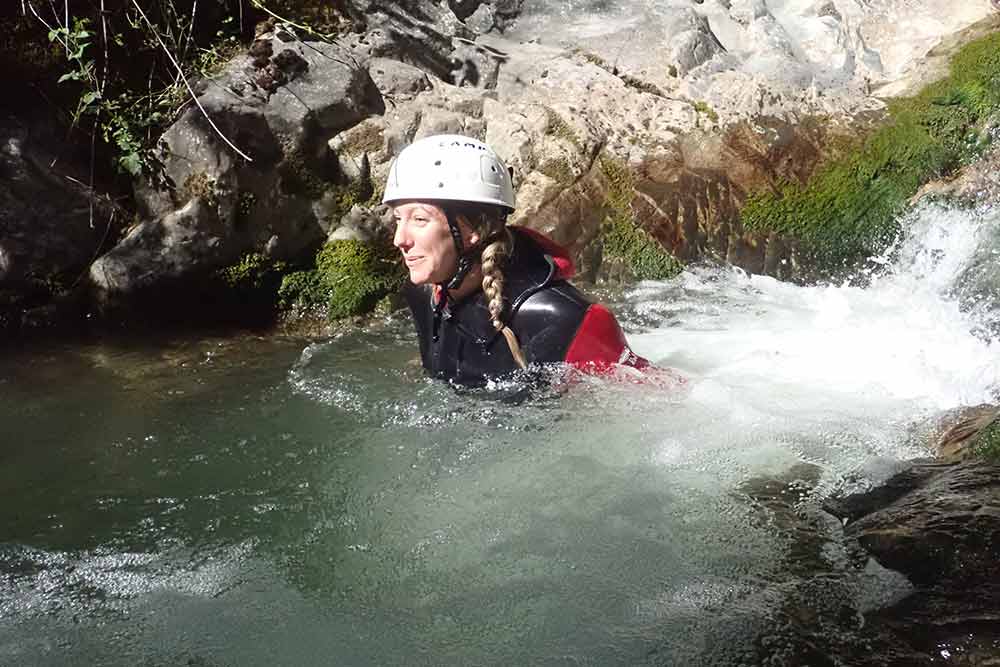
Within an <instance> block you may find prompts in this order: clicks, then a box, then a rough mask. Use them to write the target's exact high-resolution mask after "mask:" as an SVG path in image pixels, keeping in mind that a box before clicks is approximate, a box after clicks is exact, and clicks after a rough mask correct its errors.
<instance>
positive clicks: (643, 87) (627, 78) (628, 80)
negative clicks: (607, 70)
mask: <svg viewBox="0 0 1000 667" xmlns="http://www.w3.org/2000/svg"><path fill="white" fill-rule="evenodd" d="M618 78H619V79H621V80H622V83H624V84H625V85H626V86H628V87H629V88H632V89H634V90H638V91H639V92H640V93H649V94H650V95H656V96H657V97H664V95H663V91H662V90H660V88H659V87H658V86H656V85H654V84H652V83H650V82H649V81H643V80H642V79H640V78H638V77H635V76H632V75H631V74H619V75H618Z"/></svg>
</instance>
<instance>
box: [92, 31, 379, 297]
mask: <svg viewBox="0 0 1000 667" xmlns="http://www.w3.org/2000/svg"><path fill="white" fill-rule="evenodd" d="M199 88H200V95H199V98H198V101H199V103H200V105H201V109H200V108H198V107H197V106H194V105H191V106H190V107H189V108H188V109H187V111H186V112H185V113H184V115H182V116H181V118H180V119H179V120H178V121H177V122H176V123H174V124H173V125H172V126H171V127H170V128H169V129H168V130H167V131H166V133H165V134H164V135H163V138H162V141H161V144H160V145H161V147H162V148H161V151H160V153H159V155H160V159H161V161H162V167H163V169H162V179H163V181H164V182H165V183H166V185H160V184H157V183H150V182H146V183H144V184H140V186H139V187H137V200H138V203H139V206H140V211H141V212H142V213H143V216H144V218H145V221H144V222H143V223H142V224H141V225H139V227H138V228H136V229H135V230H133V232H132V233H130V234H129V235H128V236H127V237H126V238H125V239H123V240H122V242H121V243H120V244H119V245H118V246H116V247H115V248H114V249H113V250H112V251H111V252H109V253H108V254H106V255H105V256H103V257H101V258H100V259H99V260H98V261H97V262H96V263H95V264H94V266H93V267H92V269H91V272H90V275H91V279H92V281H93V283H94V284H95V285H96V286H97V287H98V289H99V291H100V292H101V293H102V296H103V297H107V296H109V295H112V294H114V295H118V296H125V295H129V294H132V293H134V292H136V291H137V290H141V289H144V288H147V287H150V286H151V282H155V281H156V280H157V279H158V278H157V276H159V278H160V279H163V280H171V279H180V278H186V277H191V276H197V275H203V274H205V273H207V272H210V271H213V270H216V269H219V268H222V267H224V266H226V265H227V264H230V263H232V262H235V261H237V260H238V259H239V258H240V256H241V255H244V254H247V253H253V252H257V253H265V252H266V254H267V255H268V256H269V257H272V258H275V259H290V258H295V257H297V256H299V255H301V254H302V253H303V252H305V251H307V250H309V249H311V248H314V247H315V246H317V245H318V244H319V243H321V242H322V241H323V239H324V238H325V237H326V234H327V232H328V231H329V229H330V228H331V227H333V226H335V225H336V224H337V222H338V221H339V218H340V216H341V215H343V214H344V213H346V212H347V211H348V210H349V209H350V206H351V205H352V204H353V203H354V200H355V199H357V198H358V197H359V196H361V195H362V194H363V193H364V191H365V189H366V188H369V187H370V184H367V183H365V182H363V179H362V182H359V180H358V179H361V178H362V176H363V171H364V170H363V169H357V170H354V171H350V170H347V169H346V168H345V167H346V165H345V164H341V163H340V162H339V161H338V160H337V156H336V155H333V154H332V153H331V152H330V150H329V148H328V147H327V141H328V140H329V138H330V137H332V136H335V135H337V134H339V133H340V132H342V131H344V130H346V129H348V128H350V127H352V126H354V125H356V124H357V123H359V122H360V121H361V120H363V119H365V118H366V117H368V116H370V115H372V114H379V113H382V112H383V110H384V104H383V100H382V97H381V95H380V94H379V92H378V90H377V88H376V87H375V84H374V83H373V81H372V79H371V77H370V76H369V74H368V70H367V68H365V67H364V66H362V65H361V64H360V63H359V62H358V61H357V60H356V59H355V58H354V57H353V56H352V55H351V54H350V53H349V52H346V51H345V50H344V49H343V48H341V47H337V46H334V45H330V44H325V43H319V42H301V41H298V40H297V39H294V38H292V37H290V36H289V35H288V34H287V33H282V32H280V31H279V33H278V34H275V35H266V36H262V37H261V38H260V39H258V41H257V42H256V43H255V46H254V48H253V49H251V53H249V54H247V55H246V56H240V57H238V58H236V59H235V60H233V61H232V62H231V63H229V65H228V66H227V68H226V69H225V71H224V72H223V73H222V74H221V75H220V76H219V77H217V78H215V79H213V80H211V81H205V82H202V83H201V84H200V86H199ZM202 109H204V113H203V112H202ZM206 116H207V118H206ZM208 119H211V121H212V122H213V123H214V124H215V126H216V127H217V128H218V130H219V131H220V132H221V134H222V135H224V136H225V137H226V139H227V140H228V141H230V142H232V143H233V144H234V145H235V146H236V147H237V148H238V149H239V150H240V151H241V152H242V153H243V154H244V155H246V156H247V157H248V158H249V160H247V159H244V157H242V156H241V155H239V154H238V153H237V152H236V150H234V148H232V147H231V146H229V145H228V144H227V142H226V141H225V140H223V139H222V138H221V137H220V136H219V133H218V132H216V130H215V129H214V128H213V127H212V126H211V125H210V124H209V122H208ZM141 267H145V269H143V268H141Z"/></svg>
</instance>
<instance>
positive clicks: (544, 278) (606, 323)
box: [404, 228, 646, 386]
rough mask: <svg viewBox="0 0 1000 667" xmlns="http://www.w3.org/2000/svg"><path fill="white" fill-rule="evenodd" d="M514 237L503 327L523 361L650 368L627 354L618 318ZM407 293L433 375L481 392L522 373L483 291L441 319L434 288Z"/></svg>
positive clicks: (541, 251)
mask: <svg viewBox="0 0 1000 667" xmlns="http://www.w3.org/2000/svg"><path fill="white" fill-rule="evenodd" d="M511 230H512V232H513V237H514V246H513V249H512V252H511V257H510V259H509V260H508V261H507V263H506V265H505V266H504V269H503V275H504V290H503V291H504V297H505V302H506V304H507V309H506V311H505V312H504V315H503V319H504V321H505V322H506V323H507V325H508V326H509V327H510V328H511V329H512V330H513V331H514V334H515V335H516V336H517V339H518V341H519V342H520V345H521V351H522V353H523V354H524V357H525V360H526V361H527V362H528V363H529V364H532V363H545V362H563V361H565V362H569V363H574V364H577V365H589V366H593V365H594V364H600V365H602V366H603V365H606V364H608V363H625V364H628V365H632V366H636V367H640V368H641V367H643V366H644V365H645V364H646V362H645V360H644V359H641V358H639V357H636V356H635V355H634V354H632V353H631V350H629V349H628V346H627V345H626V344H625V339H624V335H623V334H622V333H621V329H620V328H619V327H618V324H617V322H616V321H615V320H614V316H613V315H611V314H610V312H608V311H607V309H605V308H604V307H603V306H600V305H598V304H593V303H592V302H591V301H590V300H589V299H587V297H585V296H584V295H583V294H581V293H580V291H579V290H577V289H576V288H575V287H573V285H571V284H570V283H568V282H567V281H566V280H565V277H568V276H566V275H565V274H566V272H565V271H564V270H563V268H564V267H560V266H559V264H558V263H557V261H556V259H555V258H554V257H553V256H552V255H550V254H547V253H546V249H545V248H543V247H542V246H541V245H540V244H539V242H538V240H536V238H537V237H536V238H533V235H532V234H530V233H529V232H526V231H523V230H518V228H511ZM553 248H556V246H551V245H550V248H548V249H549V250H551V249H553ZM404 291H405V294H406V298H407V301H408V302H409V305H410V310H411V311H412V312H413V319H414V321H415V322H416V327H417V333H418V335H419V337H420V356H421V358H422V361H423V365H424V368H425V369H426V370H427V372H428V373H429V374H430V375H432V376H433V377H436V378H440V379H443V380H450V381H452V382H454V383H456V384H461V385H466V386H477V385H482V384H484V383H485V382H486V381H487V380H488V379H489V378H495V377H500V376H503V375H506V374H508V373H511V372H513V371H516V370H517V369H518V365H517V362H516V361H515V360H514V357H513V355H512V354H511V351H510V348H509V347H508V345H507V341H506V340H505V338H504V337H503V335H502V334H501V333H499V332H498V331H497V330H496V329H495V328H494V327H493V324H492V322H491V320H490V313H489V310H488V309H487V301H486V296H485V294H484V293H483V292H482V290H478V291H476V292H474V293H473V294H471V295H469V296H467V297H466V298H464V299H462V300H461V301H458V302H456V303H452V302H448V303H447V304H445V306H444V308H443V309H441V310H440V313H436V312H435V307H434V299H435V296H434V293H435V290H434V288H433V287H432V286H430V285H420V286H418V285H412V284H409V285H407V287H406V288H405V290H404Z"/></svg>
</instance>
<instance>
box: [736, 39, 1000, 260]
mask: <svg viewBox="0 0 1000 667" xmlns="http://www.w3.org/2000/svg"><path fill="white" fill-rule="evenodd" d="M998 107H1000V33H997V34H992V35H989V36H987V37H984V38H982V39H979V40H977V41H975V42H972V43H970V44H968V45H967V46H966V47H964V48H963V49H962V50H961V51H960V52H959V53H958V54H957V55H956V56H955V57H954V58H953V60H952V63H951V73H950V75H949V76H948V77H947V78H945V79H943V80H941V81H938V82H937V83H934V84H931V85H930V86H928V87H927V88H925V89H924V90H922V91H921V92H920V93H919V94H918V95H916V96H915V97H911V98H906V99H898V100H894V101H892V102H890V104H889V110H888V120H887V122H886V123H885V124H884V125H883V126H882V127H881V128H879V129H878V130H876V131H874V132H873V133H872V134H871V135H869V136H868V137H866V138H865V139H864V140H863V141H860V142H859V144H858V146H857V147H856V150H853V151H849V152H848V153H847V154H846V155H845V157H842V158H840V159H836V160H834V161H832V162H830V163H828V164H826V165H825V166H823V167H821V168H820V170H819V171H818V172H817V173H816V174H815V175H814V176H813V177H812V178H811V179H810V180H809V181H808V182H807V183H796V182H784V183H778V184H776V185H775V186H774V187H773V189H770V190H761V191H757V192H754V193H751V195H750V197H749V198H748V199H747V202H746V204H745V206H744V208H743V211H742V214H741V215H742V220H743V224H744V225H745V226H746V227H747V228H748V229H750V230H756V231H777V232H781V233H784V234H789V235H791V236H794V237H796V238H798V239H800V240H801V241H802V242H803V244H804V246H805V249H806V250H807V251H808V252H810V253H811V254H812V255H813V256H814V259H815V260H817V261H818V262H819V263H820V264H821V265H826V266H835V265H839V264H842V263H845V262H849V261H853V260H857V259H860V258H863V257H865V256H869V255H871V254H873V253H874V252H877V251H878V250H879V249H881V248H882V247H884V245H885V244H886V243H888V242H889V241H890V240H891V239H892V237H893V236H894V235H895V233H896V231H897V229H896V224H897V223H896V218H897V215H898V214H899V212H900V211H901V210H902V208H903V207H904V206H905V205H906V202H907V201H908V200H909V199H910V197H912V196H913V194H914V193H915V192H916V191H917V188H918V187H919V186H920V185H921V184H923V183H924V182H926V181H927V180H929V179H931V178H935V177H940V176H943V175H946V174H948V173H950V172H952V171H953V170H954V169H956V168H957V167H959V166H961V165H962V164H964V163H966V162H968V161H969V160H971V159H972V158H973V157H975V156H976V155H977V154H979V153H980V152H981V151H982V149H983V147H984V146H985V144H986V143H987V141H988V135H987V133H986V132H984V131H983V125H984V123H986V121H988V120H989V119H990V117H991V116H992V115H993V114H995V113H996V112H997V109H998Z"/></svg>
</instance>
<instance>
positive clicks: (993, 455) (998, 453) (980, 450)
mask: <svg viewBox="0 0 1000 667" xmlns="http://www.w3.org/2000/svg"><path fill="white" fill-rule="evenodd" d="M973 452H975V453H976V455H978V456H981V457H983V458H984V459H986V460H988V461H992V462H994V463H1000V421H994V422H993V423H991V424H990V425H989V426H987V427H986V428H985V429H983V431H982V433H980V434H979V435H978V436H977V437H976V442H975V443H974V445H973Z"/></svg>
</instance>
